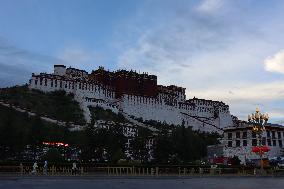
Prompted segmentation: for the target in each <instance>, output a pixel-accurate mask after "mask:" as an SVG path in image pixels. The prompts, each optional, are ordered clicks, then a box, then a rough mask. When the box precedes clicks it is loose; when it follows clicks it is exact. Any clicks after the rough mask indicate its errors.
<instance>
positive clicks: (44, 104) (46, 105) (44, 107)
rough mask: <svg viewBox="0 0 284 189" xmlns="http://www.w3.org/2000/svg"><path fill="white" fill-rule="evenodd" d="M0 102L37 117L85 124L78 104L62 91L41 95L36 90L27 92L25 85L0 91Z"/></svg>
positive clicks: (41, 93)
mask: <svg viewBox="0 0 284 189" xmlns="http://www.w3.org/2000/svg"><path fill="white" fill-rule="evenodd" d="M0 100H1V101H4V102H6V103H9V104H12V105H15V106H18V107H20V108H22V109H26V110H28V111H31V112H35V113H37V115H45V116H47V117H50V118H53V119H56V120H62V121H65V122H73V123H75V124H81V125H83V124H85V120H84V115H83V112H82V110H81V109H80V107H79V104H78V102H76V101H74V100H73V96H72V95H70V94H66V93H65V92H64V91H56V92H51V93H43V92H41V91H38V90H29V89H28V86H27V85H24V86H15V87H11V88H4V89H1V90H0Z"/></svg>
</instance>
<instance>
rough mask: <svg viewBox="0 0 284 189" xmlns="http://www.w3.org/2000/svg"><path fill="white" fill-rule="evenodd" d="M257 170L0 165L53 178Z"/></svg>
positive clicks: (1, 169) (249, 171)
mask: <svg viewBox="0 0 284 189" xmlns="http://www.w3.org/2000/svg"><path fill="white" fill-rule="evenodd" d="M256 174H257V169H255V168H247V167H236V168H234V167H223V168H212V167H198V166H192V167H190V166H184V167H183V166H168V167H167V166H94V165H91V166H90V165H79V166H78V167H77V168H76V169H72V165H56V166H55V165H51V166H49V167H48V168H47V169H44V168H43V166H39V167H38V168H37V169H36V172H34V171H33V167H32V166H31V165H23V164H20V165H18V166H8V165H7V166H3V165H1V166H0V175H22V176H24V175H49V176H72V175H77V176H84V175H90V176H181V177H182V176H226V175H227V176H253V175H256ZM266 175H284V169H274V168H269V169H266Z"/></svg>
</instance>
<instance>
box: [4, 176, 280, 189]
mask: <svg viewBox="0 0 284 189" xmlns="http://www.w3.org/2000/svg"><path fill="white" fill-rule="evenodd" d="M283 187H284V178H281V177H278V178H272V177H233V178H229V177H226V178H224V177H222V178H221V177H207V178H198V177H195V178H122V177H121V178H87V177H34V178H32V177H27V178H19V177H18V178H17V177H2V178H1V177H0V189H91V188H92V189H94V188H95V189H160V188H161V189H191V188H192V189H227V188H228V189H262V188H263V189H282V188H283Z"/></svg>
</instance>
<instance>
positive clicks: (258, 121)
mask: <svg viewBox="0 0 284 189" xmlns="http://www.w3.org/2000/svg"><path fill="white" fill-rule="evenodd" d="M268 119H269V117H268V114H262V113H260V111H259V109H258V108H256V111H255V113H253V114H251V115H248V122H249V124H250V125H251V126H252V132H254V133H255V134H256V137H257V139H258V140H257V141H258V142H259V144H256V145H257V148H258V150H257V153H258V154H259V157H260V169H261V173H263V162H262V156H263V154H264V153H265V152H267V149H266V148H264V147H263V146H262V133H263V132H264V131H265V125H266V123H267V121H268Z"/></svg>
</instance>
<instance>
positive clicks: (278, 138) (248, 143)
mask: <svg viewBox="0 0 284 189" xmlns="http://www.w3.org/2000/svg"><path fill="white" fill-rule="evenodd" d="M223 130H224V134H223V138H222V139H221V144H220V145H214V146H208V147H207V152H208V158H209V159H214V158H218V157H234V156H237V157H238V158H239V159H240V160H241V162H242V163H243V164H244V163H245V162H248V161H250V160H257V159H259V155H257V154H256V153H254V152H252V148H253V147H254V146H258V145H259V142H260V140H259V139H258V138H257V136H256V134H255V133H254V132H253V131H252V126H250V125H249V124H248V123H247V122H245V121H238V123H237V124H236V126H234V127H227V128H224V129H223ZM261 143H262V145H263V146H268V147H269V149H270V151H269V152H267V153H265V154H264V156H263V158H274V157H281V156H283V155H284V148H283V144H284V126H282V125H278V124H267V125H266V126H265V131H264V132H263V134H262V139H261Z"/></svg>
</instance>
